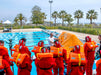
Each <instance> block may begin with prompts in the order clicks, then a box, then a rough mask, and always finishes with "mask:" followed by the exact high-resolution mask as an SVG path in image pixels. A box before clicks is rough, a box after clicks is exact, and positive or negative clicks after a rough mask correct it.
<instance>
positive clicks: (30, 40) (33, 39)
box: [0, 31, 96, 75]
mask: <svg viewBox="0 0 101 75" xmlns="http://www.w3.org/2000/svg"><path fill="white" fill-rule="evenodd" d="M49 36H50V35H49V34H48V33H46V32H44V31H38V32H17V33H1V34H0V40H4V41H5V47H6V48H7V49H8V50H9V44H8V42H9V39H12V45H13V46H14V45H15V44H18V42H19V40H20V39H21V38H26V39H27V42H26V46H32V45H34V46H35V45H37V43H38V42H39V41H41V40H43V41H44V43H45V44H46V45H45V46H47V44H48V37H49ZM81 41H82V40H81ZM82 42H83V41H82ZM32 49H33V47H29V50H30V51H31V50H32ZM8 52H9V55H11V53H10V50H9V51H8ZM33 55H34V53H32V52H31V56H33ZM93 69H96V65H95V63H94V66H93ZM66 71H67V70H66V69H65V73H66ZM33 74H34V75H37V72H36V67H35V64H34V62H32V71H31V75H33ZM14 75H17V66H16V64H14Z"/></svg>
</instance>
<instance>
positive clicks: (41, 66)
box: [35, 47, 56, 75]
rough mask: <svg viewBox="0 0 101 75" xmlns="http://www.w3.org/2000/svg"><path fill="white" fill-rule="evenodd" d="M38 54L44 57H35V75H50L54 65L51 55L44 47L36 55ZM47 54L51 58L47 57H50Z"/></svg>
mask: <svg viewBox="0 0 101 75" xmlns="http://www.w3.org/2000/svg"><path fill="white" fill-rule="evenodd" d="M47 53H48V54H47ZM38 54H42V55H44V56H45V57H40V58H39V57H38V56H37V58H36V63H35V64H36V66H37V68H38V71H37V72H38V73H37V75H52V68H53V66H55V65H56V64H55V61H54V59H53V54H52V53H49V50H48V49H47V48H45V47H43V48H42V49H41V53H38ZM38 54H37V55H38ZM49 54H51V55H52V56H51V57H49V56H50V55H49Z"/></svg>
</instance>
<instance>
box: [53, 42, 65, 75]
mask: <svg viewBox="0 0 101 75" xmlns="http://www.w3.org/2000/svg"><path fill="white" fill-rule="evenodd" d="M54 46H55V47H56V48H61V44H60V42H59V41H58V40H56V41H55V42H54ZM62 54H63V56H59V57H58V55H57V57H54V59H55V63H56V66H55V67H53V71H54V75H58V73H59V75H64V62H63V59H65V63H67V57H66V55H67V51H66V50H65V49H63V52H62ZM58 69H59V70H58ZM58 71H59V72H58Z"/></svg>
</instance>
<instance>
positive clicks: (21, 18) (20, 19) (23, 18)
mask: <svg viewBox="0 0 101 75" xmlns="http://www.w3.org/2000/svg"><path fill="white" fill-rule="evenodd" d="M18 20H19V21H20V25H21V26H22V21H25V20H26V18H25V17H24V16H23V14H22V13H20V14H18V15H17V17H16V18H15V19H14V21H16V22H17V21H18Z"/></svg>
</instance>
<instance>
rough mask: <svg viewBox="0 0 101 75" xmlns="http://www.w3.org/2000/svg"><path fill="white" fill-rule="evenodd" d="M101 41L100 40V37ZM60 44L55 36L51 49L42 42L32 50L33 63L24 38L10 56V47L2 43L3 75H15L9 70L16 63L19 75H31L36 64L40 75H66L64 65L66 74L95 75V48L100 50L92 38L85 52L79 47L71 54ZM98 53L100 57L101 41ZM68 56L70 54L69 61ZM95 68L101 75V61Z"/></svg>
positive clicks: (0, 65) (0, 72)
mask: <svg viewBox="0 0 101 75" xmlns="http://www.w3.org/2000/svg"><path fill="white" fill-rule="evenodd" d="M98 39H99V40H100V41H101V35H99V36H98ZM60 41H61V40H59V39H57V38H54V37H53V34H52V33H51V34H50V37H49V46H48V47H45V45H44V41H39V42H38V45H37V46H34V48H33V50H32V51H31V52H34V54H35V56H36V59H35V60H33V59H32V57H31V52H30V51H29V49H28V47H27V46H26V39H25V38H22V39H21V40H19V44H16V45H15V46H14V48H12V49H11V51H14V53H13V54H12V55H11V57H9V55H8V50H7V48H6V47H4V41H2V40H0V75H4V74H6V75H13V72H12V70H11V68H10V66H13V62H14V63H15V64H16V65H17V67H18V75H30V72H31V69H32V62H33V61H35V65H36V71H37V75H64V65H65V67H67V73H66V75H84V73H85V72H86V75H92V71H93V70H92V67H93V63H94V59H95V56H94V54H95V49H96V48H97V47H98V45H97V44H96V42H94V41H92V40H91V38H90V36H86V37H85V44H84V45H83V47H84V52H81V51H80V50H81V46H80V45H75V46H73V49H72V50H71V52H68V51H67V50H66V49H64V48H63V47H62V45H61V43H60ZM98 53H99V55H100V57H101V42H100V48H99V50H98ZM67 55H69V57H68V58H67ZM96 67H97V68H96V71H97V75H101V73H100V71H101V59H100V60H98V61H97V63H96ZM52 70H53V71H52ZM33 75H34V74H33Z"/></svg>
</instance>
